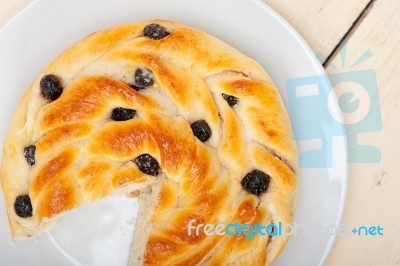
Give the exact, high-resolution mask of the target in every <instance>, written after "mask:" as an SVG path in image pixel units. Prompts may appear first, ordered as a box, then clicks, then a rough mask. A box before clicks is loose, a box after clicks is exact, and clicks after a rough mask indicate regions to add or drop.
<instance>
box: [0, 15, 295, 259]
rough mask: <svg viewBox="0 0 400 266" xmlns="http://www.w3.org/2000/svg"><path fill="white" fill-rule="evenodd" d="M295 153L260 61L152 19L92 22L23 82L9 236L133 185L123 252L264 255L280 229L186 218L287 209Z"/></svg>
mask: <svg viewBox="0 0 400 266" xmlns="http://www.w3.org/2000/svg"><path fill="white" fill-rule="evenodd" d="M296 167H297V154H296V148H295V143H294V141H293V139H292V135H291V128H290V122H289V119H288V116H287V114H286V111H285V109H284V107H283V105H282V103H281V99H280V97H279V94H278V92H277V90H276V88H275V87H274V85H273V83H272V81H271V79H270V78H269V76H268V75H267V74H266V73H265V71H264V70H263V69H262V67H261V66H259V65H258V64H257V63H256V62H255V61H253V60H252V59H249V58H248V57H246V56H244V55H242V54H240V53H239V52H238V51H236V50H235V49H233V48H232V47H230V46H228V45H227V44H225V43H223V42H221V41H220V40H218V39H216V38H213V37H211V36H209V35H207V34H205V33H203V32H201V31H199V30H195V29H192V28H188V27H186V26H183V25H180V24H178V23H175V22H171V21H164V20H156V21H147V22H142V23H137V24H131V25H122V26H118V27H114V28H111V29H107V30H103V31H100V32H97V33H94V34H92V35H90V36H88V37H86V38H85V39H83V40H82V41H80V42H78V43H76V44H75V45H73V46H72V47H71V48H69V49H68V50H66V51H65V52H64V53H63V54H61V55H60V56H59V57H58V58H57V59H56V60H55V61H54V62H53V63H52V64H51V65H50V66H49V67H47V69H45V71H44V72H43V73H42V74H41V75H40V76H39V78H38V79H37V80H36V81H35V82H34V83H33V85H32V86H31V87H30V88H29V90H28V91H27V92H26V93H25V95H24V97H23V99H22V101H21V103H20V105H19V107H18V109H17V112H16V114H15V116H14V119H13V122H12V125H11V128H10V131H9V133H8V136H7V138H6V141H5V144H4V151H3V159H2V166H1V177H2V186H3V190H4V194H5V200H6V205H7V211H8V216H9V221H10V225H11V229H12V233H13V235H14V237H15V238H23V237H29V236H34V235H37V234H38V233H40V232H41V231H42V230H43V229H44V228H45V226H46V225H47V224H48V223H49V222H50V221H52V220H54V219H53V218H56V217H57V216H58V215H59V214H62V213H64V212H66V211H68V210H71V209H74V208H77V207H79V206H82V205H85V204H88V203H90V202H93V201H95V200H96V199H99V198H102V197H105V196H108V195H115V194H117V195H118V194H119V195H128V196H130V197H139V199H140V202H141V209H140V219H139V221H138V222H137V223H138V225H137V227H136V229H135V236H134V240H133V242H132V243H133V244H132V254H131V258H130V264H132V265H167V264H168V265H171V264H173V265H197V264H207V265H225V264H237V265H265V264H269V263H270V262H271V261H272V260H273V259H274V258H275V257H276V256H277V255H278V254H279V253H280V251H281V250H282V249H283V247H284V246H285V243H286V241H287V237H285V236H274V237H268V236H263V235H256V236H254V237H253V238H252V239H251V240H247V239H246V236H244V235H236V236H229V235H224V236H219V235H213V236H206V235H205V234H204V232H201V231H200V233H199V234H197V235H196V234H194V232H193V234H189V233H188V223H189V222H190V221H193V222H194V223H193V225H194V226H195V225H198V224H214V225H216V224H219V223H222V224H229V223H234V222H238V223H240V224H247V223H249V224H257V223H258V222H261V224H263V225H265V224H269V223H274V222H275V223H277V222H282V223H283V224H287V223H290V222H291V219H292V216H293V209H294V204H295V194H296V190H297V180H296V176H295V171H296Z"/></svg>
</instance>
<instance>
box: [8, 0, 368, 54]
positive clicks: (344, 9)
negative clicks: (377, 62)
mask: <svg viewBox="0 0 400 266" xmlns="http://www.w3.org/2000/svg"><path fill="white" fill-rule="evenodd" d="M264 1H265V2H266V3H267V4H268V5H270V6H271V7H272V8H274V9H275V10H276V11H278V12H279V13H280V14H281V15H282V16H283V17H284V18H285V19H286V20H288V21H289V22H290V23H291V24H292V25H293V26H294V27H295V28H296V29H297V30H298V31H299V32H300V34H301V35H302V36H303V37H304V38H305V39H306V41H307V42H308V43H309V44H310V46H311V48H312V49H313V50H314V51H315V52H321V53H322V54H324V55H329V54H330V52H331V51H332V50H333V48H334V47H335V46H336V44H337V43H338V42H339V40H340V38H341V37H342V36H343V35H344V34H345V33H346V31H347V30H348V29H349V28H350V27H351V25H352V23H353V22H354V20H355V19H356V18H357V16H358V15H359V14H360V13H361V11H362V10H363V8H364V7H365V6H366V5H367V3H368V1H369V0H350V1H349V0H302V1H293V0H264ZM30 2H32V0H0V7H1V8H0V27H1V26H2V25H3V24H4V23H5V22H6V21H8V20H9V19H10V18H11V17H12V16H13V15H14V14H15V13H17V12H18V11H19V10H21V9H22V8H23V7H24V6H26V5H27V4H28V3H30Z"/></svg>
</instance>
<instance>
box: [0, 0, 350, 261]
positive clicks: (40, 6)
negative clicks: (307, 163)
mask: <svg viewBox="0 0 400 266" xmlns="http://www.w3.org/2000/svg"><path fill="white" fill-rule="evenodd" d="M152 18H164V19H171V20H176V21H178V22H181V23H184V24H187V25H189V26H192V27H196V28H199V29H201V30H204V31H206V32H208V33H210V34H212V35H214V36H216V37H218V38H220V39H222V40H224V41H226V42H227V43H229V44H231V45H232V46H234V47H236V48H237V49H239V50H240V51H241V52H243V53H244V54H247V55H248V56H251V57H253V58H255V59H256V60H257V61H258V62H260V63H261V64H262V65H263V66H264V67H265V69H266V70H267V72H268V73H269V74H270V75H271V76H272V78H273V80H274V81H275V83H276V84H277V86H278V88H279V90H280V92H281V94H282V97H283V99H284V102H285V103H286V102H287V99H286V82H287V80H289V79H292V78H297V77H305V76H314V75H324V74H325V72H324V71H323V69H322V68H321V66H320V64H319V62H318V61H317V60H316V59H315V57H314V55H313V53H312V51H311V50H310V49H309V47H308V46H307V44H306V43H305V42H304V41H303V39H302V38H301V37H300V36H299V35H298V34H297V33H296V32H295V30H294V29H293V28H292V27H290V26H289V25H288V23H286V22H285V21H284V20H283V19H282V18H281V17H280V16H279V15H277V14H276V13H275V12H274V11H273V10H271V9H270V8H269V7H267V6H266V5H265V4H263V3H262V2H261V1H259V0H191V1H187V0H169V1H165V0H113V1H107V0H85V1H81V0H79V1H78V0H58V1H52V0H40V1H35V2H34V3H33V4H31V5H30V6H29V7H28V8H26V9H25V10H24V11H23V12H21V13H20V14H19V15H18V16H16V17H15V18H14V19H13V20H12V21H11V22H10V23H8V24H7V25H6V26H4V27H3V28H2V29H1V30H0V73H1V80H0V86H1V90H0V91H1V94H2V96H1V97H0V114H1V117H0V121H1V125H2V126H1V129H0V140H1V141H2V140H3V139H4V136H5V134H6V131H7V128H8V125H9V123H10V121H11V117H12V114H13V113H14V111H15V108H16V106H17V104H18V102H19V100H20V98H21V96H22V93H23V91H24V90H25V89H26V88H28V86H29V85H30V83H31V82H32V81H33V80H34V78H35V77H36V76H37V75H38V74H39V73H40V72H41V70H42V69H43V68H44V67H45V66H46V65H48V64H49V63H50V62H51V61H52V60H53V59H54V58H55V57H56V56H57V55H58V54H59V53H60V52H62V51H63V50H64V49H65V48H67V47H69V46H70V45H71V44H73V43H74V42H76V41H78V40H80V39H81V38H83V37H84V36H86V35H88V34H89V33H91V32H94V31H97V30H99V29H102V28H107V27H110V26H113V25H117V24H122V23H130V22H136V21H141V20H147V19H152ZM334 100H335V99H333V98H330V101H334ZM324 104H325V103H323V104H322V106H324ZM330 104H331V105H332V106H333V107H331V113H332V112H333V113H336V115H337V116H338V117H340V116H341V115H340V112H339V109H338V107H337V106H336V105H335V104H334V103H332V102H331V103H330ZM318 106H321V105H318ZM325 107H326V106H324V108H325ZM315 108H316V110H315V112H318V111H320V110H318V107H317V106H316V107H315ZM292 111H294V112H295V111H296V110H293V107H292ZM295 122H296V124H301V123H302V121H295ZM317 122H319V123H321V124H324V132H325V133H324V134H325V136H321V137H326V138H329V136H330V135H329V130H330V121H317ZM298 144H299V145H298V146H299V151H300V152H302V151H305V150H308V149H310V148H312V147H311V146H312V145H313V144H312V143H309V142H299V143H298ZM333 146H334V147H335V148H334V149H333V151H322V152H329V153H332V154H328V156H326V157H330V156H332V158H333V165H332V167H331V168H329V169H322V168H319V169H305V168H304V169H303V168H302V169H300V173H299V178H300V191H301V192H300V197H299V203H298V209H297V213H296V216H295V222H296V223H298V224H302V225H303V226H304V227H306V229H307V230H306V232H305V233H304V232H303V233H300V234H298V235H297V236H293V237H291V239H290V241H289V243H288V245H287V247H286V249H285V250H284V251H283V253H282V255H281V257H280V258H279V259H278V260H277V261H276V262H275V263H274V265H275V266H277V265H286V266H288V265H289V266H290V265H321V264H323V262H324V260H325V259H326V257H327V255H328V253H329V251H330V249H331V247H332V244H333V241H334V239H335V235H329V234H326V233H323V232H319V231H318V230H311V231H309V229H311V228H314V229H315V228H316V226H319V225H323V226H326V225H331V226H334V225H336V226H337V225H338V224H339V222H340V219H341V215H342V212H343V208H344V202H345V196H346V190H347V168H346V144H345V140H344V138H335V139H334V145H333ZM0 196H1V199H0V261H1V262H0V264H1V265H73V264H76V265H89V264H93V263H96V262H99V261H101V260H103V263H100V264H103V265H118V264H123V263H124V260H126V258H125V257H124V256H126V254H125V253H124V252H125V251H126V250H127V247H126V246H127V244H126V243H128V242H129V237H126V236H127V235H130V233H129V229H126V228H127V226H126V221H127V220H129V219H132V218H133V217H134V216H135V211H129V208H127V207H126V206H125V209H124V208H123V207H122V206H124V205H126V204H127V203H126V202H124V200H116V201H115V202H110V201H103V202H100V203H98V204H97V205H96V206H97V207H96V206H93V207H90V208H91V209H90V210H87V211H85V212H88V213H90V214H93V215H99V216H98V217H99V218H98V219H93V216H91V217H92V219H89V218H90V217H88V216H87V214H86V218H82V217H85V215H82V211H81V212H79V211H78V212H77V213H73V214H72V216H71V217H65V219H63V221H62V222H61V225H60V226H59V227H58V228H57V229H56V230H55V231H53V232H52V233H51V234H48V235H43V236H42V237H40V238H39V239H38V240H28V241H22V242H18V243H16V244H15V245H10V242H11V236H10V232H9V227H8V222H7V218H6V212H5V208H4V201H3V199H2V195H0ZM110 204H111V205H112V206H114V208H110V206H111V205H110ZM113 204H115V205H113ZM129 204H131V205H130V206H131V207H130V208H133V209H135V208H134V206H135V202H130V203H129ZM118 206H119V207H118ZM132 206H133V207H132ZM115 208H120V209H118V211H120V213H123V215H122V214H121V216H123V217H124V218H123V219H122V220H121V219H120V220H119V221H118V223H119V224H118V228H119V230H114V231H115V232H110V234H114V238H112V237H111V236H110V237H111V238H110V239H111V240H109V239H108V237H109V236H108V235H105V234H104V232H106V231H107V232H109V230H108V229H107V228H109V225H110V224H113V223H117V221H114V220H113V219H114V218H115V215H113V213H115ZM113 209H114V211H113ZM79 217H80V218H79ZM73 221H75V222H73ZM80 221H81V222H80ZM85 221H86V223H85ZM128 228H129V226H128ZM96 230H97V231H96ZM124 230H127V231H124ZM88 231H90V232H89V233H88ZM102 234H104V237H103V238H101V237H100V238H101V239H98V237H97V238H96V237H95V236H96V235H97V236H99V235H102ZM115 236H117V238H115ZM118 236H121V237H120V238H118ZM89 238H94V240H93V239H89ZM121 239H122V240H121ZM91 241H92V242H91ZM93 243H97V244H96V245H94V244H93ZM101 243H102V244H101ZM110 243H112V244H110ZM124 246H125V247H124ZM115 247H120V250H118V248H115ZM114 252H117V253H118V252H120V253H121V252H122V253H121V254H119V255H115V256H114V257H115V259H114V260H113V259H112V258H111V259H108V260H107V258H110V257H113V254H114ZM99 256H100V257H99ZM117 257H118V258H117Z"/></svg>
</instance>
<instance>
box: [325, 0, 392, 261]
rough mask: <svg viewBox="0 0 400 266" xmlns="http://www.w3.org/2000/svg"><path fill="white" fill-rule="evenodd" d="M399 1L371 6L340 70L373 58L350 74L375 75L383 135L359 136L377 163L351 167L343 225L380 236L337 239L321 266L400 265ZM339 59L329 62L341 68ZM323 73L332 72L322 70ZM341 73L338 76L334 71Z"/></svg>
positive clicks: (350, 44)
mask: <svg viewBox="0 0 400 266" xmlns="http://www.w3.org/2000/svg"><path fill="white" fill-rule="evenodd" d="M399 25H400V1H393V0H377V1H376V2H375V4H374V6H373V7H372V9H371V11H370V12H369V14H368V15H367V16H366V18H365V19H364V20H363V21H362V22H361V24H360V25H359V27H358V28H357V29H356V30H355V32H354V34H353V35H352V36H351V37H350V39H349V41H348V46H347V57H346V62H347V63H345V65H347V66H350V65H351V64H352V63H354V62H355V61H356V60H357V59H358V57H359V56H360V55H361V54H362V53H363V52H364V51H366V50H367V49H371V51H372V53H373V56H372V57H371V58H370V59H368V60H366V61H365V62H364V63H361V64H360V65H358V66H357V67H354V68H352V69H351V70H363V69H374V70H375V71H376V75H377V81H378V90H379V98H380V109H381V114H382V120H383V130H382V131H380V132H371V133H368V134H364V135H360V137H359V142H360V143H363V144H368V145H372V146H375V147H377V148H379V149H380V151H381V154H382V160H381V163H377V164H352V165H351V166H350V175H349V193H348V200H347V206H346V211H345V215H344V219H343V223H345V224H348V225H349V226H354V227H356V226H361V225H366V226H372V225H378V224H379V225H381V226H382V227H383V228H384V231H383V232H384V236H383V237H382V236H375V237H372V236H369V237H359V236H353V235H352V236H341V237H339V238H338V240H337V242H336V244H335V247H334V249H333V251H332V253H331V254H330V257H329V259H328V261H327V264H326V265H328V266H334V265H400V253H399V248H400V226H399V225H400V167H399V161H400V141H399V132H400V119H399V117H400V67H399V62H400V34H399V32H398V31H399ZM340 61H341V60H340V54H337V55H336V56H335V58H334V59H333V62H334V63H335V65H341V62H340ZM327 70H328V72H330V73H335V72H337V70H334V69H333V68H328V69H327ZM338 71H339V72H340V71H343V70H338Z"/></svg>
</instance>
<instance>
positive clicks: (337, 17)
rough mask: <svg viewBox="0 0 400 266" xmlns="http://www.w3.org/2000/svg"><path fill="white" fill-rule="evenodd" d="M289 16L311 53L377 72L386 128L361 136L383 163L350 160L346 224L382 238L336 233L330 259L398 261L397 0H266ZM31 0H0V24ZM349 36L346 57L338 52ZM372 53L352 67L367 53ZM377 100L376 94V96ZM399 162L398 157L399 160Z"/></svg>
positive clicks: (399, 124)
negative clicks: (380, 232) (374, 230)
mask: <svg viewBox="0 0 400 266" xmlns="http://www.w3.org/2000/svg"><path fill="white" fill-rule="evenodd" d="M264 1H265V2H266V3H267V4H269V5H270V6H271V7H273V8H274V9H275V10H276V11H278V13H280V14H281V15H282V16H283V17H284V18H285V19H287V20H288V21H289V22H290V23H291V24H292V25H293V26H294V27H295V28H296V29H297V30H298V31H299V33H300V34H301V35H302V36H303V37H304V38H305V39H306V41H307V42H308V43H309V44H310V46H311V48H312V49H313V50H314V52H316V53H317V52H319V53H322V54H324V55H326V56H330V60H331V61H332V62H333V63H334V64H335V66H340V67H338V68H337V69H335V68H333V67H331V66H329V65H327V64H326V70H327V72H328V73H340V72H348V71H361V70H365V69H372V70H373V71H374V72H375V73H376V78H377V83H378V90H379V103H380V111H381V115H382V122H383V129H382V130H380V131H378V132H371V133H363V134H360V136H358V142H359V143H361V144H368V145H372V146H375V147H377V148H378V149H379V150H380V152H381V156H382V158H381V162H380V163H368V164H366V163H364V164H360V163H359V164H350V165H349V169H350V173H349V193H348V199H347V205H346V210H345V214H344V218H343V221H342V223H344V224H347V225H348V226H349V227H357V226H360V225H367V226H372V225H380V226H382V227H383V228H384V236H383V237H359V236H354V235H348V236H339V237H338V238H337V241H336V243H335V246H334V248H333V250H332V252H331V254H330V256H329V257H328V260H327V262H326V265H329V266H335V265H400V252H399V251H400V167H398V165H397V164H398V163H399V161H400V142H399V141H398V139H397V136H399V133H400V64H399V63H398V62H399V61H400V32H399V30H400V1H398V0H301V1H295V0H264ZM30 2H31V1H30V0H0V27H1V26H2V25H4V23H6V22H7V21H8V20H9V19H10V18H11V17H12V16H14V15H15V14H16V13H17V12H18V11H19V10H20V9H22V8H23V7H24V6H26V5H27V4H29V3H30ZM343 39H346V40H347V56H346V62H345V63H344V64H342V62H341V56H340V47H339V46H338V45H339V43H340V42H341V40H343ZM368 49H370V51H371V52H372V56H371V57H370V58H368V59H367V60H365V61H364V62H362V63H361V64H359V65H358V66H355V67H353V68H351V67H350V66H351V65H352V63H354V62H355V61H356V60H357V59H358V58H359V57H360V56H361V55H362V54H363V52H365V51H367V50H368ZM372 100H373V99H372ZM396 162H397V163H396Z"/></svg>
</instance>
